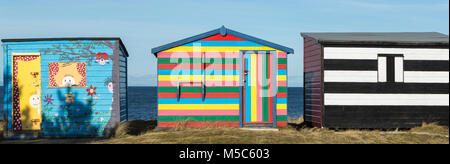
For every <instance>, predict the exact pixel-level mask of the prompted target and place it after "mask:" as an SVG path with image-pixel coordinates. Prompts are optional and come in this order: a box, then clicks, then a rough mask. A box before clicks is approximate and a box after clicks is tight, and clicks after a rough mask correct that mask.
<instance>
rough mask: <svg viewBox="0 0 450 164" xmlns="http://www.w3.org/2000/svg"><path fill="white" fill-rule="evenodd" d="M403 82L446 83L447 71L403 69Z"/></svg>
mask: <svg viewBox="0 0 450 164" xmlns="http://www.w3.org/2000/svg"><path fill="white" fill-rule="evenodd" d="M404 74H405V77H404V78H405V79H404V81H405V83H448V82H449V80H448V79H449V78H448V77H449V76H448V71H405V73H404Z"/></svg>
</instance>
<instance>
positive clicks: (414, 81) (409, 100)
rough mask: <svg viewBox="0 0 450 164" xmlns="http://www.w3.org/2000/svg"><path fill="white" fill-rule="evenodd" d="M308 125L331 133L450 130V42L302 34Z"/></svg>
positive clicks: (410, 36) (435, 37)
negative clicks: (427, 125) (424, 125)
mask: <svg viewBox="0 0 450 164" xmlns="http://www.w3.org/2000/svg"><path fill="white" fill-rule="evenodd" d="M301 35H302V36H303V38H304V82H305V93H304V94H305V95H304V102H305V105H304V113H305V114H304V120H305V121H306V122H308V123H309V124H312V125H314V126H316V127H326V128H412V127H415V126H421V125H422V123H424V122H428V123H429V122H437V123H439V124H442V125H447V126H448V120H449V88H448V83H449V74H448V73H449V72H448V70H449V65H448V63H449V44H448V41H449V37H448V35H444V34H440V33H433V32H430V33H429V32H420V33H302V34H301Z"/></svg>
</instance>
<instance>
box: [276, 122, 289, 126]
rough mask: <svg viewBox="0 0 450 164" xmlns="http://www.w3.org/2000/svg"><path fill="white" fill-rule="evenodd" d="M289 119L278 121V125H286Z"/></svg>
mask: <svg viewBox="0 0 450 164" xmlns="http://www.w3.org/2000/svg"><path fill="white" fill-rule="evenodd" d="M286 126H287V121H277V127H286Z"/></svg>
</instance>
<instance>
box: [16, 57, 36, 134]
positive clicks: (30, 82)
mask: <svg viewBox="0 0 450 164" xmlns="http://www.w3.org/2000/svg"><path fill="white" fill-rule="evenodd" d="M12 82H13V130H15V131H20V130H40V129H41V122H42V120H41V59H40V56H39V54H34V53H33V54H30V53H27V54H14V53H13V78H12Z"/></svg>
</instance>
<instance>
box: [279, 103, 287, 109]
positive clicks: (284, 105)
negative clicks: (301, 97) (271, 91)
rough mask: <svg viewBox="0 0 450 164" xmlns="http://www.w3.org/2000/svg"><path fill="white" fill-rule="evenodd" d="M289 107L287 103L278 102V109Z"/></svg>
mask: <svg viewBox="0 0 450 164" xmlns="http://www.w3.org/2000/svg"><path fill="white" fill-rule="evenodd" d="M283 109H287V104H277V110H283Z"/></svg>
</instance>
